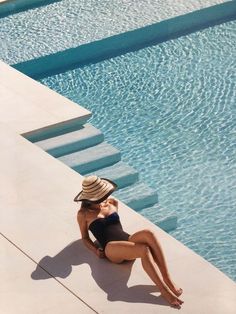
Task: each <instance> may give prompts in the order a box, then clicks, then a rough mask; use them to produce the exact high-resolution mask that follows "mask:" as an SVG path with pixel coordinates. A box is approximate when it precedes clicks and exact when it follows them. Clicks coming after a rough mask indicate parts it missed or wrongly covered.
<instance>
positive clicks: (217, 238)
mask: <svg viewBox="0 0 236 314" xmlns="http://www.w3.org/2000/svg"><path fill="white" fill-rule="evenodd" d="M235 40H236V21H232V22H228V23H224V24H221V25H218V26H215V27H211V28H208V29H205V30H203V31H199V32H196V33H193V34H190V35H187V36H183V37H180V38H178V39H175V40H171V41H168V42H165V43H162V44H159V45H156V46H152V47H148V48H145V49H142V50H139V51H136V52H132V53H128V54H126V55H122V56H120V57H116V58H113V59H109V60H106V61H103V62H100V63H97V64H91V65H88V66H84V67H83V68H78V69H75V70H72V71H68V72H66V73H62V74H58V75H55V76H51V77H48V78H45V79H42V80H41V82H42V83H44V84H46V85H48V86H49V87H51V88H53V89H54V90H56V91H58V92H59V93H61V94H63V95H65V96H66V97H68V98H70V99H72V100H74V101H75V102H78V103H79V104H81V105H82V106H84V107H86V108H88V109H89V110H91V111H92V112H93V117H92V119H91V123H92V124H93V125H95V126H96V127H98V128H100V129H101V130H102V131H103V132H104V134H105V137H106V140H107V141H108V142H110V143H111V144H113V145H114V146H116V147H117V148H119V149H120V150H121V152H122V156H123V159H124V160H125V161H126V162H127V163H129V164H131V165H132V166H134V167H135V168H136V169H138V170H139V172H140V174H141V180H143V181H146V182H147V183H148V184H149V185H150V186H151V187H153V188H155V189H156V190H157V191H158V194H159V202H160V204H161V205H162V206H163V207H168V208H170V209H173V210H176V211H177V214H178V228H177V230H175V231H173V232H171V234H172V235H173V236H174V237H176V238H177V239H178V240H180V241H182V242H183V243H184V244H186V245H187V246H189V247H190V248H192V249H193V250H195V251H196V252H197V253H198V254H200V255H202V256H203V257H204V258H206V259H207V260H209V261H210V262H212V263H213V264H214V265H215V266H217V267H218V268H219V269H221V270H222V271H223V272H225V273H226V274H227V275H228V276H230V277H231V278H232V279H234V280H236V268H235V265H236V241H235V239H236V214H235V208H236V175H235V174H236V157H235V156H236V129H235V125H236V116H235V113H236V106H235V99H236V86H235V82H236V80H235V73H236V72H235V70H236V46H235ZM143 214H145V215H146V216H148V217H155V212H153V213H145V212H144V213H143Z"/></svg>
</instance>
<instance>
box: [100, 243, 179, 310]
mask: <svg viewBox="0 0 236 314" xmlns="http://www.w3.org/2000/svg"><path fill="white" fill-rule="evenodd" d="M105 254H106V257H107V258H108V259H109V260H110V261H111V262H113V263H121V262H123V261H124V260H134V259H136V258H141V262H142V266H143V269H144V270H145V271H146V273H147V274H148V275H149V277H150V278H151V279H152V281H153V282H154V283H155V284H156V285H157V286H158V288H159V289H160V292H161V294H162V296H163V297H164V298H165V299H166V300H167V301H168V302H169V303H170V304H171V305H173V306H175V307H180V305H181V304H182V303H183V301H181V300H180V299H179V298H178V297H176V296H175V295H174V294H173V293H172V292H171V291H170V289H169V288H168V286H167V285H166V284H165V283H164V282H163V280H162V278H161V276H160V275H159V273H158V271H157V269H156V267H155V262H154V260H153V256H152V253H151V251H150V248H149V247H148V246H147V245H145V244H142V243H134V242H129V241H112V242H109V243H108V244H107V245H106V248H105Z"/></svg>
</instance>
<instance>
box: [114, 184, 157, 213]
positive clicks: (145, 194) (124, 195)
mask: <svg viewBox="0 0 236 314" xmlns="http://www.w3.org/2000/svg"><path fill="white" fill-rule="evenodd" d="M114 196H115V197H117V198H118V199H119V200H121V201H122V202H123V203H125V204H126V205H128V206H129V207H131V208H133V209H135V210H140V209H143V208H145V207H149V206H152V205H154V204H155V203H157V201H158V196H157V193H156V191H155V190H153V189H151V188H150V187H149V186H147V185H146V184H145V183H142V182H137V183H135V184H133V185H131V186H129V187H126V188H123V189H120V190H118V191H116V192H115V193H114Z"/></svg>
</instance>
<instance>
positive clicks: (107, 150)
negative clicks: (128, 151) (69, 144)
mask: <svg viewBox="0 0 236 314" xmlns="http://www.w3.org/2000/svg"><path fill="white" fill-rule="evenodd" d="M58 159H59V160H60V161H62V162H63V163H65V164H66V165H68V166H69V167H70V168H72V169H74V170H76V171H77V172H79V173H80V174H85V173H88V172H91V171H95V170H98V169H101V168H103V167H107V166H110V165H113V164H115V163H116V162H118V161H120V159H121V153H120V151H119V150H118V149H117V148H115V147H114V146H112V145H110V144H108V143H106V142H103V143H101V144H98V145H96V146H93V147H90V148H86V149H84V150H81V151H79V152H75V153H72V154H68V155H65V156H62V157H59V158H58Z"/></svg>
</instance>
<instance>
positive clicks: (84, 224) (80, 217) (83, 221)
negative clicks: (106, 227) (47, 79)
mask: <svg viewBox="0 0 236 314" xmlns="http://www.w3.org/2000/svg"><path fill="white" fill-rule="evenodd" d="M77 221H78V224H79V227H80V232H81V236H82V240H83V243H84V245H85V246H86V247H87V248H88V249H89V250H91V251H93V252H94V253H95V254H96V255H97V256H98V257H101V258H103V257H104V253H103V251H101V249H99V248H97V247H96V245H95V244H94V243H93V241H92V240H91V239H90V237H89V233H88V228H87V222H86V219H85V213H84V212H83V211H82V210H79V211H78V214H77Z"/></svg>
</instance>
